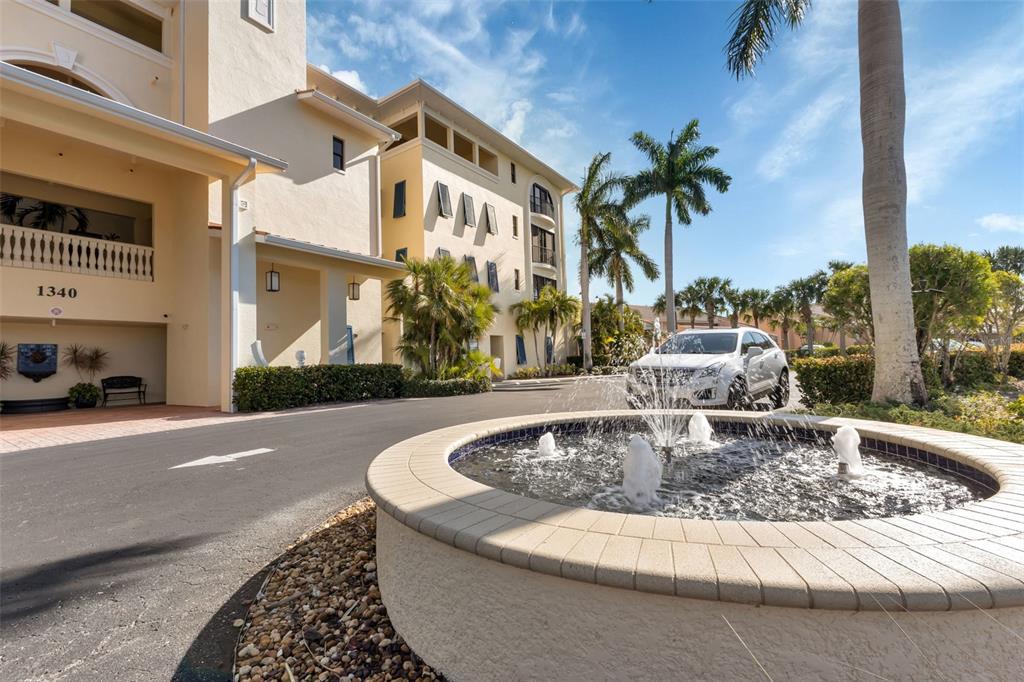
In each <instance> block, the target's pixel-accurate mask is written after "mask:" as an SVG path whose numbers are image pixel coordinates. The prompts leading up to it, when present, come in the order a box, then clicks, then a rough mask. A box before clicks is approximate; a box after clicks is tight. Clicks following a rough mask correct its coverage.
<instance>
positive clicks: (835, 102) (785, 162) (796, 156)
mask: <svg viewBox="0 0 1024 682" xmlns="http://www.w3.org/2000/svg"><path fill="white" fill-rule="evenodd" d="M850 99H851V97H850V95H849V94H847V93H843V92H839V91H838V90H835V89H832V90H827V91H825V92H824V93H822V94H821V95H819V96H818V97H817V98H816V99H815V100H814V101H812V102H811V103H810V104H808V105H807V106H806V107H804V108H803V109H802V110H800V111H799V112H798V113H797V114H796V115H795V116H794V117H793V118H792V119H791V120H790V122H789V123H788V124H787V125H786V127H785V129H784V130H783V131H782V134H781V135H780V136H779V139H778V141H777V142H776V143H775V145H774V146H773V147H772V148H771V149H769V150H768V152H767V153H766V154H765V155H764V156H762V157H761V160H760V161H759V162H758V164H757V172H758V174H759V175H761V176H762V177H764V178H766V179H768V180H778V179H780V178H782V177H783V176H784V175H786V173H788V172H789V170H790V169H791V168H792V167H793V166H795V165H797V164H799V163H801V162H803V161H806V160H807V159H808V158H810V157H811V156H812V155H813V152H814V148H815V146H816V143H817V142H818V140H819V139H820V138H821V136H822V134H823V133H824V132H825V129H826V127H827V126H828V125H829V124H830V123H832V122H833V121H834V119H835V118H836V115H837V114H838V113H839V112H840V111H841V109H842V108H843V107H844V106H846V105H847V104H848V103H849V101H850Z"/></svg>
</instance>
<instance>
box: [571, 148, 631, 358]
mask: <svg viewBox="0 0 1024 682" xmlns="http://www.w3.org/2000/svg"><path fill="white" fill-rule="evenodd" d="M611 158H612V155H611V153H610V152H606V153H603V154H595V155H594V158H593V159H591V161H590V165H589V166H587V171H586V173H584V175H583V181H582V182H581V183H580V191H579V192H577V193H576V198H575V203H576V212H577V213H578V214H579V216H580V227H579V233H578V234H577V235H576V238H577V239H578V240H579V244H580V298H581V299H582V300H583V315H582V316H583V367H584V368H585V369H590V368H591V366H592V365H593V364H594V358H593V345H592V343H591V338H590V335H591V324H590V272H589V269H590V255H589V251H590V247H591V245H592V244H593V242H594V240H595V239H596V238H597V237H598V236H599V234H600V232H601V221H602V219H603V218H604V217H605V215H606V214H607V213H609V212H610V211H612V210H615V206H616V204H615V203H614V199H615V197H614V194H615V191H616V189H618V188H619V187H620V186H621V185H622V177H621V176H619V175H617V174H615V173H612V172H611V171H609V170H608V164H609V162H610V161H611Z"/></svg>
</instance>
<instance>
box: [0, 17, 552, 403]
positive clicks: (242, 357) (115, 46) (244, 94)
mask: <svg viewBox="0 0 1024 682" xmlns="http://www.w3.org/2000/svg"><path fill="white" fill-rule="evenodd" d="M305 31H306V17H305V3H304V2H302V1H301V0H290V1H283V0H276V1H275V0H247V1H245V2H201V1H198V0H197V1H192V0H189V1H185V2H183V1H181V0H109V1H104V2H97V1H95V0H3V1H2V2H0V60H2V62H3V64H0V69H2V72H0V150H2V154H0V189H2V191H3V193H4V205H3V211H2V217H0V223H2V225H0V324H2V329H0V338H2V339H3V340H4V341H6V342H7V343H10V344H15V345H17V344H21V345H22V346H23V348H24V349H25V352H28V351H29V350H34V351H35V359H34V361H36V362H37V363H38V364H40V365H41V366H43V369H44V370H45V365H47V363H49V362H51V359H52V354H53V353H54V352H56V354H57V355H58V356H59V354H60V352H61V350H62V349H63V348H64V347H66V346H67V345H69V344H72V343H77V344H84V345H86V346H99V347H101V348H103V349H104V350H106V351H108V353H109V363H108V366H107V368H106V369H105V370H104V372H103V374H102V375H101V376H108V375H133V376H140V377H142V378H143V379H144V380H145V381H146V383H147V384H148V387H149V389H148V391H149V399H150V400H151V401H166V402H169V403H175V404H184V405H220V406H221V407H222V408H223V409H230V407H231V391H230V377H231V376H232V375H233V370H234V368H236V367H239V366H243V365H247V364H253V363H261V362H267V363H269V364H297V363H299V362H306V363H316V362H336V363H337V362H341V363H344V362H380V361H382V360H391V359H392V358H393V353H392V350H391V347H392V346H391V344H392V343H393V339H389V336H388V331H387V329H386V326H387V325H386V324H385V322H384V314H383V311H382V308H383V305H382V299H381V291H382V283H383V282H385V281H388V280H390V279H393V278H396V277H401V276H402V264H401V263H400V262H398V261H396V251H397V250H398V249H399V248H406V249H407V252H406V253H407V254H408V255H409V256H410V257H411V256H417V257H428V256H430V255H433V254H434V253H435V252H436V250H437V248H438V247H441V248H446V249H448V250H449V251H451V252H452V254H453V255H457V256H460V257H461V256H464V255H475V257H476V259H477V262H478V266H479V268H480V269H481V272H483V268H485V267H486V266H485V264H484V263H485V262H486V261H490V262H494V263H496V264H497V266H498V271H497V272H498V278H499V280H500V283H499V293H498V294H497V295H498V297H499V298H498V302H499V304H500V305H502V307H503V309H505V310H507V306H508V303H509V302H510V301H511V300H513V298H514V297H512V296H511V293H512V292H513V291H515V289H514V285H515V282H514V280H513V277H514V276H515V271H517V270H518V271H519V276H520V277H521V279H520V281H519V283H520V286H521V287H522V289H521V293H522V294H523V295H526V293H527V292H528V291H529V290H530V286H531V285H532V280H531V279H530V278H532V277H533V276H534V275H542V274H543V275H544V276H548V277H551V278H552V279H553V280H555V281H556V282H558V283H559V284H560V285H564V266H563V264H562V262H561V260H560V259H561V253H562V248H561V246H562V241H561V240H562V235H561V223H560V213H561V201H560V197H561V195H562V194H563V193H564V192H565V191H567V190H568V189H570V188H571V185H570V184H569V183H568V182H567V181H565V180H564V179H563V178H561V177H560V176H558V175H557V174H556V173H554V172H553V171H551V170H550V169H548V168H547V167H546V166H544V164H542V163H541V162H539V161H538V160H536V159H534V158H533V157H531V156H530V155H528V154H527V153H526V152H525V151H523V150H522V149H520V148H519V147H517V146H516V145H514V144H512V143H511V142H510V141H508V140H506V139H505V138H503V137H502V136H500V135H499V134H498V133H496V132H495V131H493V130H491V129H490V128H488V127H487V126H485V125H484V124H483V123H481V122H480V121H479V120H477V119H475V118H474V117H473V116H472V115H470V114H469V113H468V112H466V111H465V110H463V109H461V108H459V107H458V106H456V105H454V103H451V102H450V101H448V100H447V99H445V98H443V96H441V95H440V94H439V93H436V91H434V90H433V89H431V88H429V86H426V85H424V84H419V83H414V84H413V85H412V86H410V87H408V88H404V89H403V90H401V91H399V92H398V93H395V95H392V96H391V97H388V98H384V99H382V100H380V101H376V100H372V99H369V98H366V97H365V96H363V95H360V94H358V93H356V92H354V91H352V90H351V89H349V88H347V87H345V86H343V85H341V84H340V83H338V82H337V81H335V80H334V79H333V78H331V77H330V76H329V75H327V74H324V73H323V72H320V71H319V70H317V69H313V68H311V67H309V65H308V64H307V62H306V56H305V49H306V48H305V46H306V34H305ZM431 111H432V112H433V113H431V114H430V118H429V119H428V118H427V114H428V112H431ZM410 113H411V114H413V116H414V120H415V123H416V126H417V128H416V129H417V130H425V132H426V136H427V137H428V138H429V137H430V134H431V131H432V130H433V127H432V126H433V123H428V122H429V121H434V122H444V125H445V126H446V127H445V129H446V130H447V131H451V132H450V133H448V132H446V133H445V134H446V135H450V138H449V139H450V141H449V140H446V142H445V144H444V145H436V144H434V143H433V142H430V141H429V140H428V141H426V142H422V141H420V140H418V139H414V138H416V137H417V136H415V135H410V131H409V128H408V115H409V114H410ZM403 126H405V128H404V129H403ZM467 141H468V142H469V145H470V146H469V149H471V151H470V153H469V156H468V157H467V155H466V154H465V153H463V151H464V149H465V148H466V146H465V145H466V142H467ZM396 144H398V146H397V147H395V148H394V149H393V150H392V149H391V147H393V146H394V145H396ZM421 149H422V151H419V150H421ZM449 149H450V150H451V151H449ZM412 151H415V154H416V157H417V159H418V160H417V161H416V162H412V161H411V160H407V159H411V157H412V155H411V154H410V152H412ZM459 156H461V157H462V158H459ZM467 158H468V159H470V160H467ZM513 163H515V164H517V166H519V170H518V171H517V182H516V183H512V182H511V176H510V172H511V170H510V169H511V164H513ZM413 167H416V169H417V170H416V174H415V175H409V177H408V178H407V179H406V188H407V189H406V193H407V194H406V197H407V199H406V204H405V212H406V216H407V217H408V218H409V220H407V221H406V223H408V225H411V224H412V223H413V222H414V220H413V219H414V218H415V222H416V224H417V225H419V230H418V231H416V230H412V229H411V228H410V227H409V226H408V225H407V224H404V223H402V222H401V220H400V219H396V218H395V217H394V216H395V215H396V211H395V207H394V186H395V183H396V182H397V180H395V179H393V178H394V174H395V173H396V172H397V173H401V172H404V171H403V169H404V168H408V169H409V170H410V172H411V171H412V169H413ZM528 169H529V170H528ZM445 173H447V174H448V175H445ZM449 176H450V182H449V183H448V184H449V192H450V193H451V195H450V196H451V197H452V202H453V204H452V207H453V211H454V210H455V202H458V205H459V209H458V215H459V216H461V207H462V205H463V204H462V199H461V196H462V194H463V193H466V194H469V195H471V196H472V197H473V200H474V201H475V208H476V210H477V211H478V212H480V211H486V209H484V208H483V206H484V204H487V205H488V206H490V207H492V209H491V210H493V212H494V215H495V223H496V224H497V226H498V227H497V230H498V234H497V235H493V234H486V235H484V234H483V233H478V234H476V235H473V236H469V235H468V234H467V233H468V230H457V228H456V226H455V225H454V224H453V221H455V220H458V218H457V217H455V216H453V218H450V219H449V218H440V219H437V220H435V221H434V222H436V225H431V224H428V223H430V222H431V211H434V212H435V214H436V206H435V205H434V203H433V202H432V197H434V196H435V195H436V189H434V188H432V187H431V186H428V183H429V184H433V183H435V182H436V181H437V180H438V179H439V178H442V177H449ZM534 184H537V185H538V186H539V187H545V188H547V189H548V193H549V196H551V197H553V199H552V201H551V203H550V205H549V204H544V206H545V207H546V208H545V209H544V210H541V211H540V212H539V214H538V213H531V212H529V211H528V208H529V205H528V203H527V201H528V197H529V191H530V189H529V188H530V187H532V186H533V185H534ZM471 185H472V188H471ZM421 190H422V191H421ZM548 207H549V208H548ZM382 208H383V212H382ZM417 211H418V212H419V213H418V214H417V213H415V212H417ZM544 213H551V214H554V217H553V219H550V220H548V217H547V216H545V215H543V214H544ZM482 215H483V213H481V215H478V216H477V218H478V224H485V223H484V222H483V218H482ZM513 215H515V216H517V222H518V228H517V229H518V230H519V232H518V235H519V236H518V241H516V238H515V237H513V232H512V230H513V227H512V222H511V219H512V216H513ZM419 216H423V220H420V219H419ZM445 221H446V222H445ZM442 222H444V225H443V227H444V228H445V229H446V230H447V235H443V233H442V230H441V229H440V228H441V227H442ZM503 223H504V224H503ZM531 223H540V224H541V226H542V227H546V228H547V229H548V230H550V232H551V234H552V235H553V239H554V240H555V241H554V252H555V253H556V254H557V258H556V259H555V264H554V266H552V265H550V264H549V265H547V266H544V265H543V264H541V265H537V264H536V263H535V262H534V261H535V260H536V259H534V258H533V256H532V252H531V250H530V248H529V242H530V233H529V229H530V228H529V225H530V224H531ZM486 224H487V225H490V224H491V223H486ZM431 227H433V228H434V229H431ZM460 234H461V235H462V236H461V239H462V241H461V242H456V243H460V244H462V246H460V247H456V246H455V245H454V244H452V245H450V246H445V244H449V240H458V239H459V238H460V237H459V236H458V235H460ZM414 237H418V239H416V238H414ZM542 238H543V239H544V240H547V239H548V237H546V236H544V237H542ZM477 242H480V243H477ZM544 243H545V244H547V241H545V242H544ZM399 245H400V246H399ZM471 251H472V252H473V253H471ZM544 253H545V254H546V253H547V252H544ZM543 260H549V261H550V260H552V259H550V258H549V257H548V256H546V255H542V261H543ZM541 270H543V271H544V272H541ZM509 325H510V323H509V322H508V319H507V318H502V320H501V321H500V322H499V324H496V325H495V330H494V331H493V335H494V336H495V337H500V341H495V342H494V343H491V342H492V340H493V339H490V338H489V339H482V340H481V345H482V346H483V347H484V349H485V350H486V349H487V348H488V346H487V345H484V343H487V344H490V345H493V346H494V347H495V348H496V349H498V348H500V349H501V357H503V359H504V365H505V366H506V367H509V366H510V363H511V361H512V360H511V359H512V358H514V357H515V342H514V333H515V332H514V330H513V329H511V328H510V326H509ZM34 344H35V345H36V346H35V347H34V348H30V346H32V345H34ZM54 345H55V346H56V348H54ZM48 356H49V358H51V359H48ZM24 360H25V361H26V362H31V361H33V360H32V359H30V358H27V357H26V358H25V359H24ZM37 369H38V368H37ZM55 369H56V373H55V374H53V375H51V376H47V377H45V378H41V379H40V380H38V381H33V380H32V379H30V378H29V377H27V376H23V375H21V374H15V375H14V376H13V377H12V378H11V379H9V380H7V381H5V382H4V383H3V386H2V390H3V398H4V400H27V399H49V398H60V397H61V396H63V395H65V394H66V392H67V389H68V387H69V386H70V385H72V384H74V383H76V382H78V381H79V377H78V376H77V374H76V373H75V372H74V370H71V369H68V368H66V367H63V366H62V365H60V363H58V364H57V367H56V368H55ZM46 371H48V370H46ZM41 373H45V371H43V372H37V375H38V374H41ZM36 378H39V377H38V376H37V377H36Z"/></svg>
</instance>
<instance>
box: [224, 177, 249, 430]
mask: <svg viewBox="0 0 1024 682" xmlns="http://www.w3.org/2000/svg"><path fill="white" fill-rule="evenodd" d="M255 171H256V159H255V158H252V157H250V158H249V163H248V165H246V167H245V170H243V171H242V172H241V173H240V174H239V175H238V177H237V178H235V180H234V182H232V183H231V190H230V191H231V216H230V217H231V221H230V223H231V234H230V235H225V236H227V237H228V238H229V239H230V240H231V260H230V264H229V266H230V269H231V303H230V310H229V311H228V315H229V318H228V319H229V325H230V329H229V333H228V341H229V344H230V356H229V357H230V360H231V364H230V367H229V370H230V376H229V377H228V381H231V380H232V379H234V375H235V370H236V369H238V287H239V277H238V239H239V229H238V213H239V211H238V190H239V189H240V188H241V187H242V185H243V184H245V183H246V182H247V181H248V180H249V178H250V177H252V176H253V174H254V173H255ZM231 411H232V412H234V411H235V401H234V396H232V399H231Z"/></svg>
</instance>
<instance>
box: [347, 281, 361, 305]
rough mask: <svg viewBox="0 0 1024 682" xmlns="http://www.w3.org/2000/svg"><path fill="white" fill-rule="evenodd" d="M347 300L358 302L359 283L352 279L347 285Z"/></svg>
mask: <svg viewBox="0 0 1024 682" xmlns="http://www.w3.org/2000/svg"><path fill="white" fill-rule="evenodd" d="M348 300H350V301H358V300H359V282H357V281H356V280H355V279H354V278H353V280H352V281H351V282H349V284H348Z"/></svg>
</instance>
